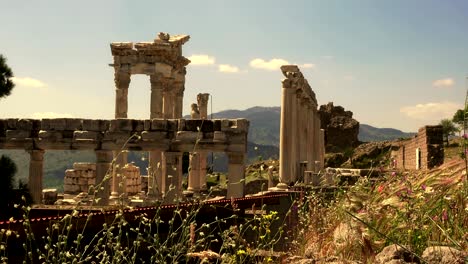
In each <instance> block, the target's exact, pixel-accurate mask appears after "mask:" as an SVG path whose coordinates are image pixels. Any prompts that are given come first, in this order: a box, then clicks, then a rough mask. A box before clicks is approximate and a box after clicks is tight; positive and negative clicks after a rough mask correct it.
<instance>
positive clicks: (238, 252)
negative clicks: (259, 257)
mask: <svg viewBox="0 0 468 264" xmlns="http://www.w3.org/2000/svg"><path fill="white" fill-rule="evenodd" d="M245 254H246V252H245V250H243V249H239V250H237V255H245Z"/></svg>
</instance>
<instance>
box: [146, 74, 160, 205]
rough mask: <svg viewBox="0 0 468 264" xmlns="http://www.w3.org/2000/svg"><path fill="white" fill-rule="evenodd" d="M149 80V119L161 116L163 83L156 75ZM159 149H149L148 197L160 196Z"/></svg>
mask: <svg viewBox="0 0 468 264" xmlns="http://www.w3.org/2000/svg"><path fill="white" fill-rule="evenodd" d="M150 82H151V112H150V119H154V118H163V117H164V116H163V87H164V83H163V82H162V81H161V80H160V77H158V76H156V75H151V76H150ZM161 155H162V154H161V151H157V150H155V151H149V153H148V156H149V162H148V163H149V164H148V165H149V166H148V193H147V195H148V197H150V198H153V199H155V198H161V195H162V193H161V184H162V176H161V175H162V166H161V159H162V156H161Z"/></svg>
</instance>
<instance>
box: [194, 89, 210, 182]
mask: <svg viewBox="0 0 468 264" xmlns="http://www.w3.org/2000/svg"><path fill="white" fill-rule="evenodd" d="M209 98H210V94H208V93H199V94H198V95H197V103H198V111H199V113H200V119H208V100H209ZM207 157H208V152H199V158H198V159H199V162H200V163H199V164H200V165H199V166H198V169H199V172H198V179H199V186H200V189H201V190H204V191H205V190H206V189H207V186H206V171H207V163H206V159H207Z"/></svg>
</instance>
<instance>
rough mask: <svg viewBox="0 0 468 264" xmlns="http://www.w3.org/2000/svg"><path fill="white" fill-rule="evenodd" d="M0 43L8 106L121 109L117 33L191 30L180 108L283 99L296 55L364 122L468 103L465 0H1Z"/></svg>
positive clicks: (36, 110)
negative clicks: (286, 73) (8, 72)
mask: <svg viewBox="0 0 468 264" xmlns="http://www.w3.org/2000/svg"><path fill="white" fill-rule="evenodd" d="M0 6H1V8H0V22H1V25H2V27H1V28H0V54H3V55H4V56H5V57H6V58H7V63H8V65H9V66H10V68H12V70H13V73H14V75H15V79H14V82H15V83H16V87H15V88H14V90H13V92H12V95H10V96H9V97H6V98H3V99H0V118H47V117H75V118H105V119H111V118H113V117H114V107H115V106H114V102H115V86H114V80H113V78H114V70H113V68H111V67H109V65H108V64H110V63H112V62H113V59H112V55H111V51H110V46H109V44H110V43H111V42H124V41H131V42H139V41H152V40H153V39H154V38H156V36H157V34H158V32H161V31H162V32H168V33H170V34H174V35H175V34H187V35H190V36H191V37H190V40H189V41H188V42H187V43H186V44H185V45H184V46H183V54H184V56H185V57H187V58H189V59H191V61H192V63H191V64H190V65H189V66H187V75H186V83H185V96H184V114H188V113H189V111H190V104H191V103H193V102H196V95H197V94H198V93H202V92H203V93H210V94H211V95H212V111H213V112H218V111H221V110H227V109H239V110H243V109H247V108H249V107H253V106H280V103H281V80H282V79H283V78H284V77H283V75H282V74H281V71H280V69H279V67H280V66H281V65H282V64H297V65H299V67H300V69H301V71H302V72H303V74H304V76H305V77H306V79H307V80H308V82H309V84H310V85H311V87H312V89H313V90H314V92H315V93H316V95H317V100H318V103H319V105H321V104H326V103H328V102H334V104H335V105H341V106H343V107H344V108H345V109H346V110H350V111H352V112H353V113H354V118H355V119H357V120H358V121H359V122H360V123H364V124H369V125H372V126H376V127H391V128H397V129H400V130H403V131H406V132H410V131H417V129H418V128H419V127H421V126H424V125H431V124H437V123H438V122H439V121H440V120H441V119H443V118H451V117H452V116H453V114H454V113H455V111H456V110H457V109H460V108H463V105H464V103H465V95H466V90H467V88H468V87H467V86H468V84H467V76H468V50H467V47H468V34H467V32H466V30H467V28H468V1H465V0H447V1H440V0H392V1H390V0H387V1H384V0H381V1H376V0H341V1H338V0H322V1H318V0H304V1H294V0H292V1H276V0H258V1H251V0H245V1H244V0H238V1H223V0H206V1H204V0H199V1H188V0H187V1H183V0H178V1H159V0H153V1H118V0H116V1H105V0H100V1H87V0H82V1H63V0H57V1H46V0H44V1H22V0H18V1H10V0H8V1H7V0H0ZM128 94H129V111H128V117H129V118H149V108H150V101H149V95H150V83H149V77H148V76H145V75H132V81H131V84H130V88H129V93H128Z"/></svg>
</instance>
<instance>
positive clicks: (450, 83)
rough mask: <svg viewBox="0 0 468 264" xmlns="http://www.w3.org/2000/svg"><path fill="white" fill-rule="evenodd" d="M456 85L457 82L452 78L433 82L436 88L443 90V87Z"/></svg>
mask: <svg viewBox="0 0 468 264" xmlns="http://www.w3.org/2000/svg"><path fill="white" fill-rule="evenodd" d="M454 84H455V81H454V80H453V79H452V78H445V79H440V80H435V81H434V82H432V85H433V86H434V87H438V88H442V87H452V86H453V85H454Z"/></svg>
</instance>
